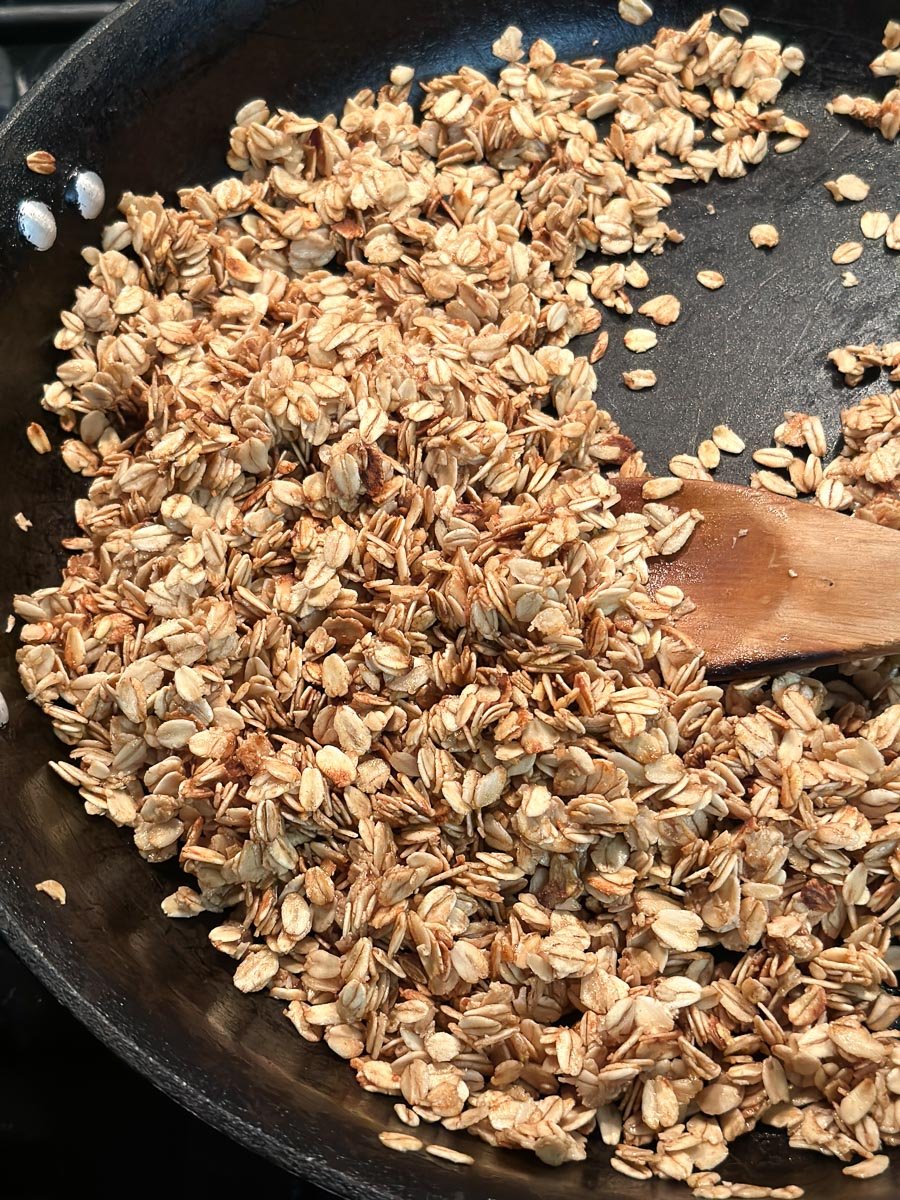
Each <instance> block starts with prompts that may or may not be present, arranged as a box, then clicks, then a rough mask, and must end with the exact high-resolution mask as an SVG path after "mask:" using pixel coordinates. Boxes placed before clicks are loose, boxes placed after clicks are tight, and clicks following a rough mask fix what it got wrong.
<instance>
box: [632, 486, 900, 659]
mask: <svg viewBox="0 0 900 1200" xmlns="http://www.w3.org/2000/svg"><path fill="white" fill-rule="evenodd" d="M613 482H614V483H615V485H616V488H617V489H618V490H619V492H620V493H621V495H622V500H621V504H620V507H621V508H622V509H623V510H624V511H626V512H635V511H638V510H640V509H641V508H642V506H643V505H644V504H645V503H646V501H645V500H644V499H643V497H642V495H641V487H642V484H643V482H645V481H644V480H640V479H618V478H617V479H615V480H613ZM663 503H665V504H667V505H669V506H671V507H672V508H674V509H676V510H677V511H678V512H683V511H684V510H686V509H692V508H695V509H697V510H698V511H699V512H700V513H702V514H703V518H704V519H703V523H702V524H701V525H699V526H698V527H697V529H696V530H695V531H694V534H693V536H692V537H691V539H690V541H689V542H688V543H687V545H686V546H685V548H684V549H683V550H681V551H679V552H678V553H677V554H675V555H673V556H672V557H671V558H656V559H651V560H650V587H651V591H652V590H655V589H657V588H660V587H662V586H663V585H664V584H677V585H678V587H680V588H681V589H682V590H683V592H684V593H685V596H687V597H688V598H689V599H690V600H692V601H693V602H694V604H695V605H696V608H695V609H694V611H693V612H691V613H689V614H688V615H686V616H684V617H682V618H681V619H679V621H678V622H677V628H678V629H680V630H682V631H683V632H685V633H686V634H688V636H689V637H691V638H692V639H693V640H694V641H695V642H696V643H697V645H698V646H702V647H703V649H704V650H705V651H706V662H707V664H708V674H709V676H710V677H711V678H716V677H718V678H733V677H737V676H742V675H743V676H746V675H768V674H774V673H779V672H781V671H785V670H793V669H795V668H797V667H801V666H802V667H805V668H809V667H810V666H822V665H825V664H827V663H836V662H842V661H844V660H846V659H854V658H867V657H869V656H870V655H878V654H895V653H898V652H900V532H898V531H897V530H894V529H887V528H885V527H884V526H882V525H873V524H871V523H870V522H868V521H861V520H855V519H852V518H850V517H848V516H846V515H843V514H841V513H837V512H832V511H830V510H829V509H825V508H819V507H817V506H815V507H814V506H813V505H811V504H802V503H800V502H799V501H798V500H789V499H787V498H785V497H783V496H776V495H774V494H773V493H771V492H766V491H755V490H753V489H751V488H746V487H736V486H734V485H732V484H727V483H710V482H708V481H706V480H685V481H684V485H683V487H682V489H681V491H679V492H678V493H677V494H676V495H674V496H670V497H668V498H667V499H666V500H665V501H663Z"/></svg>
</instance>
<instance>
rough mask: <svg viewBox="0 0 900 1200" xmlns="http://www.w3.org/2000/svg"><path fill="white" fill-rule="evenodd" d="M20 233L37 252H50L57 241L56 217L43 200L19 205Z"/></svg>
mask: <svg viewBox="0 0 900 1200" xmlns="http://www.w3.org/2000/svg"><path fill="white" fill-rule="evenodd" d="M19 232H20V233H21V234H22V237H23V238H24V239H25V240H26V242H30V243H31V245H32V246H34V248H35V250H49V249H50V247H51V246H52V245H53V243H54V242H55V241H56V217H54V215H53V213H52V212H51V211H50V209H49V208H48V207H47V205H46V204H44V202H43V201H42V200H23V201H22V202H21V203H20V204H19Z"/></svg>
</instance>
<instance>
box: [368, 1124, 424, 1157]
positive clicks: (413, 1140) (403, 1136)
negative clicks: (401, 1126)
mask: <svg viewBox="0 0 900 1200" xmlns="http://www.w3.org/2000/svg"><path fill="white" fill-rule="evenodd" d="M378 1140H379V1141H380V1142H381V1144H382V1146H387V1148H388V1149H389V1150H398V1151H399V1152H400V1153H401V1154H409V1153H411V1152H412V1153H415V1151H417V1150H421V1149H422V1145H423V1143H422V1142H421V1141H420V1140H419V1138H417V1137H413V1135H412V1134H411V1133H400V1132H399V1131H394V1130H392V1129H383V1130H382V1131H381V1133H379V1135H378Z"/></svg>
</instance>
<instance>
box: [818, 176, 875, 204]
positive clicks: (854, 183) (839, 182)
mask: <svg viewBox="0 0 900 1200" xmlns="http://www.w3.org/2000/svg"><path fill="white" fill-rule="evenodd" d="M825 187H826V188H827V189H828V191H829V192H831V195H832V196H833V197H834V199H835V200H836V201H837V202H838V203H840V202H841V201H842V200H854V201H858V200H865V198H866V196H868V194H869V190H870V189H869V185H868V184H867V183H866V182H865V180H863V179H860V177H859V176H858V175H838V177H837V179H829V180H828V182H827V183H826V184H825Z"/></svg>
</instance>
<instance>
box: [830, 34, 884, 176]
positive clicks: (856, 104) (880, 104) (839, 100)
mask: <svg viewBox="0 0 900 1200" xmlns="http://www.w3.org/2000/svg"><path fill="white" fill-rule="evenodd" d="M881 44H882V45H883V46H884V50H883V52H882V53H881V54H879V55H877V57H876V58H874V59H873V60H872V62H871V63H869V70H870V71H871V72H872V74H873V75H874V76H875V77H876V79H893V80H894V85H895V86H893V87H892V88H891V89H890V90H889V91H888V92H886V93H885V95H884V96H883V97H882V98H881V99H880V100H873V99H872V98H871V97H870V96H849V95H847V93H846V92H842V93H841V95H840V96H835V98H834V99H833V100H832V101H831V103H830V104H828V105H826V107H827V109H828V111H829V112H832V113H836V114H837V115H838V116H841V117H854V118H855V119H856V120H857V121H862V123H863V124H864V125H868V126H869V127H870V128H873V129H878V130H879V131H880V132H881V136H882V137H884V138H886V139H887V140H888V141H889V142H892V141H893V140H894V139H895V138H896V137H897V135H898V134H900V21H888V23H887V25H885V27H884V37H883V38H882V41H881ZM826 186H827V184H826Z"/></svg>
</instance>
